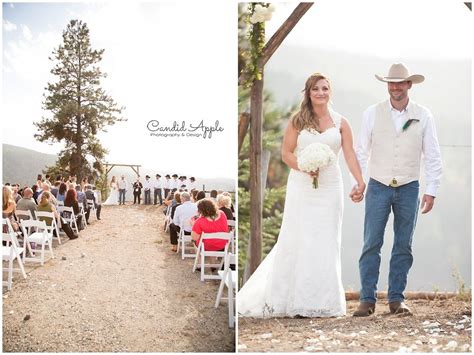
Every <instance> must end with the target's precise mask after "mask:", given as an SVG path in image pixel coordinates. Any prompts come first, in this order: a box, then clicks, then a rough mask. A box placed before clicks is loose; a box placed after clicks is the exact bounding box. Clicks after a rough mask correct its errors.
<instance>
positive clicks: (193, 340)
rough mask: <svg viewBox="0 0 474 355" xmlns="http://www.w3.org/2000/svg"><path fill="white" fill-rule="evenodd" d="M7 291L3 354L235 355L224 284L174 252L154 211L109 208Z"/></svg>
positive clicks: (161, 217) (159, 212) (158, 211)
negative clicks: (222, 297)
mask: <svg viewBox="0 0 474 355" xmlns="http://www.w3.org/2000/svg"><path fill="white" fill-rule="evenodd" d="M91 221H92V223H91V225H89V226H88V227H87V228H86V229H85V230H83V231H82V232H81V234H80V237H79V238H78V239H76V240H71V241H68V240H67V237H64V240H65V241H64V242H63V244H62V245H60V246H56V242H55V248H54V252H55V256H56V258H55V259H53V260H50V261H48V262H47V263H46V264H45V265H44V266H39V265H35V266H31V264H27V274H28V278H27V279H26V280H23V279H21V276H20V274H15V275H16V277H15V280H14V285H13V289H12V290H11V291H6V287H4V290H3V351H4V352H232V351H234V350H235V332H234V330H233V329H229V328H228V320H227V304H226V303H225V301H224V302H223V304H221V306H220V307H219V308H217V309H215V308H214V301H215V297H216V293H217V288H218V282H217V281H206V282H205V283H204V282H201V281H200V280H199V276H198V273H195V274H193V273H192V272H191V270H192V263H193V259H186V260H185V261H183V260H181V258H179V257H178V255H177V254H175V253H172V252H171V251H170V244H169V237H168V236H167V235H165V234H164V232H163V228H162V226H163V221H164V215H163V213H162V209H161V207H157V206H143V205H141V206H130V205H127V206H106V207H103V212H102V220H101V221H97V220H96V219H95V217H92V216H91Z"/></svg>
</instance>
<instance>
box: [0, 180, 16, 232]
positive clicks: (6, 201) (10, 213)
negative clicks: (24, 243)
mask: <svg viewBox="0 0 474 355" xmlns="http://www.w3.org/2000/svg"><path fill="white" fill-rule="evenodd" d="M2 199H3V205H2V217H3V218H8V219H9V220H10V223H11V225H12V227H13V230H14V231H17V230H18V229H19V228H18V223H16V222H15V217H14V215H15V210H16V203H15V201H14V200H13V194H12V190H11V189H10V187H9V186H3V196H2ZM3 232H6V230H3Z"/></svg>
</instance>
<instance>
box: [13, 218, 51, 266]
mask: <svg viewBox="0 0 474 355" xmlns="http://www.w3.org/2000/svg"><path fill="white" fill-rule="evenodd" d="M20 226H21V229H22V230H23V237H24V238H25V239H24V240H25V246H27V247H28V250H29V251H30V253H31V254H33V252H34V255H35V257H29V258H27V257H26V254H23V261H32V262H39V263H40V264H41V265H44V254H45V249H46V246H47V247H48V249H49V254H50V257H51V259H54V253H53V231H52V229H49V228H48V226H47V225H46V222H45V221H35V220H26V219H24V220H22V221H21V223H20ZM31 243H35V249H32V248H31ZM38 245H41V255H40V257H39V258H37V257H36V255H37V253H36V252H37V247H38Z"/></svg>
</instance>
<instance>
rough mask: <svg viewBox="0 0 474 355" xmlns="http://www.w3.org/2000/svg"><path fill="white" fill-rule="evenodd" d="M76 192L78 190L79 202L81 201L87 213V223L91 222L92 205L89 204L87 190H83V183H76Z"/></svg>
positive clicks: (80, 203)
mask: <svg viewBox="0 0 474 355" xmlns="http://www.w3.org/2000/svg"><path fill="white" fill-rule="evenodd" d="M76 192H77V202H79V206H81V205H82V206H84V212H85V215H86V223H87V224H89V215H90V212H91V208H90V206H89V205H88V204H87V198H86V194H85V192H83V191H82V190H81V185H76Z"/></svg>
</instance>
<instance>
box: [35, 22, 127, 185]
mask: <svg viewBox="0 0 474 355" xmlns="http://www.w3.org/2000/svg"><path fill="white" fill-rule="evenodd" d="M103 53H104V49H100V50H93V49H92V48H91V44H90V37H89V29H88V27H87V24H86V23H83V22H82V21H80V20H71V21H70V22H69V24H68V25H67V28H66V30H65V31H63V43H62V44H61V45H59V47H58V48H57V49H55V50H54V51H53V55H52V57H50V58H49V59H50V60H51V61H53V62H54V63H55V64H54V67H53V69H52V70H51V73H52V74H53V75H55V77H56V78H57V81H56V82H54V83H48V85H47V87H46V88H45V90H46V92H45V94H44V97H45V100H44V102H43V108H44V109H45V110H47V111H50V112H51V113H52V117H50V118H47V117H43V118H42V120H41V121H40V122H35V125H36V127H37V128H38V133H37V134H35V138H36V139H38V140H39V141H41V142H48V143H54V142H64V144H65V147H64V149H63V150H62V151H61V152H60V153H59V158H58V160H57V162H56V166H53V167H49V168H48V170H51V171H56V172H57V171H61V172H63V173H66V174H69V175H76V176H77V178H78V181H80V179H82V178H83V177H89V178H96V177H97V176H98V173H101V172H102V159H103V158H104V156H105V154H106V153H107V150H106V149H105V148H104V147H102V145H101V144H100V142H99V140H98V139H97V133H98V132H100V131H104V132H106V126H110V125H113V124H115V122H118V121H124V120H125V119H123V118H121V117H119V115H120V114H121V112H122V110H123V109H124V107H118V106H117V104H116V103H115V102H114V100H113V99H112V98H111V97H110V96H108V95H107V94H106V93H105V91H104V90H103V89H102V88H101V87H100V79H101V78H105V77H106V74H105V73H102V72H101V70H100V68H99V67H98V63H99V62H100V61H101V60H102V55H103ZM89 161H91V162H92V164H91V163H89Z"/></svg>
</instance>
